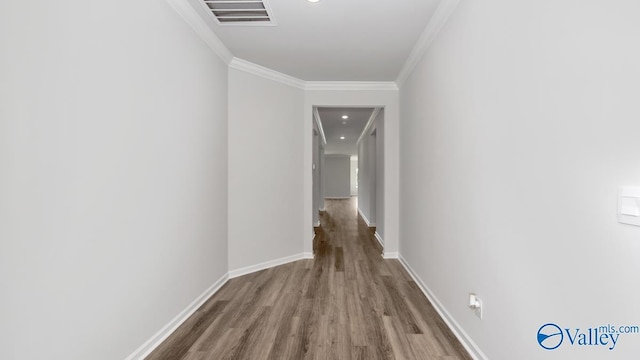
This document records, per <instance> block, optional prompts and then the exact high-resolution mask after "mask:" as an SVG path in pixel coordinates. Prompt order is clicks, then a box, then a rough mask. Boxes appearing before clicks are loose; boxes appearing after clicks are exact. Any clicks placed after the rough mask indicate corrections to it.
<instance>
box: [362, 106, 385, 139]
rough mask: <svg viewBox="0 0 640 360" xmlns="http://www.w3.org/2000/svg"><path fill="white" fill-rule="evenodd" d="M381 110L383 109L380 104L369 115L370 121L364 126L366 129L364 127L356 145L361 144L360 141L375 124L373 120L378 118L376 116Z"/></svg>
mask: <svg viewBox="0 0 640 360" xmlns="http://www.w3.org/2000/svg"><path fill="white" fill-rule="evenodd" d="M380 110H382V107H379V106H378V107H376V108H374V109H373V112H372V113H371V116H369V121H367V124H366V125H365V126H364V129H362V134H360V136H359V137H358V141H356V146H357V145H358V144H360V141H362V138H364V136H365V135H366V134H367V132H368V131H369V129H370V128H371V126H372V125H373V122H374V121H375V120H376V117H378V113H379V112H380Z"/></svg>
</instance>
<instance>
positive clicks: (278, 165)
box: [229, 68, 313, 271]
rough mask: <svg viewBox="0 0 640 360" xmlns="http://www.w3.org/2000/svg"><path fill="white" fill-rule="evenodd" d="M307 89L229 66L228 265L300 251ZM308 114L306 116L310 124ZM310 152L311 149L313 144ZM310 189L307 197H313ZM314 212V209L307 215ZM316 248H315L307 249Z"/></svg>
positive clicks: (305, 234) (304, 230) (304, 233)
mask: <svg viewBox="0 0 640 360" xmlns="http://www.w3.org/2000/svg"><path fill="white" fill-rule="evenodd" d="M303 105H304V91H303V90H301V89H298V88H295V87H292V86H288V85H285V84H282V83H279V82H276V81H273V80H268V79H265V78H262V77H258V76H256V75H253V74H249V73H246V72H243V71H240V70H236V69H233V68H230V69H229V268H230V269H231V270H232V271H234V270H238V269H242V268H244V267H247V266H252V265H255V264H260V263H263V262H267V261H273V260H276V259H280V258H285V257H289V256H292V255H296V254H302V252H303V244H302V242H301V240H300V239H302V238H305V239H309V236H310V234H312V232H313V228H312V224H308V225H309V226H308V227H303V225H305V224H304V222H303V218H304V214H303V212H302V211H301V209H302V208H303V204H304V202H303V201H304V199H303V184H302V176H303V174H307V173H308V175H309V176H311V174H312V166H311V160H312V159H311V153H309V164H308V166H305V162H304V161H303V152H302V151H301V149H302V148H303V141H304V136H303V131H304V129H305V124H308V125H309V128H308V135H309V140H310V141H311V136H312V129H311V119H312V117H311V114H309V116H306V117H305V116H304V112H303ZM305 119H306V121H305ZM309 150H311V146H310V149H309ZM311 193H312V191H311V188H309V196H311ZM309 215H310V216H311V213H309ZM309 252H310V251H309Z"/></svg>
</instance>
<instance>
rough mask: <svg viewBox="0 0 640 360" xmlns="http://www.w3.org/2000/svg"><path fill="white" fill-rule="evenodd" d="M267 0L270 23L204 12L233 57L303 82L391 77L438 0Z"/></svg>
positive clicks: (387, 79) (403, 61)
mask: <svg viewBox="0 0 640 360" xmlns="http://www.w3.org/2000/svg"><path fill="white" fill-rule="evenodd" d="M199 1H201V2H202V0H199ZM266 2H267V3H268V5H269V6H270V8H271V15H272V17H273V19H274V20H275V22H276V25H275V26H255V25H253V26H238V25H219V24H217V23H216V22H215V21H214V20H213V17H212V16H210V17H209V19H208V22H210V24H209V25H210V26H211V27H212V28H213V30H214V32H215V33H216V35H217V36H218V37H219V38H220V39H221V40H222V42H223V43H224V44H225V45H226V47H227V48H229V50H230V51H231V52H232V53H233V55H234V56H236V57H238V58H241V59H244V60H247V61H250V62H252V63H255V64H258V65H261V66H264V67H267V68H270V69H273V70H276V71H279V72H282V73H285V74H287V75H290V76H294V77H297V78H299V79H302V80H306V81H394V80H396V77H397V76H398V74H399V73H400V70H401V69H402V66H403V65H404V63H405V61H406V59H407V57H408V56H409V53H410V52H411V49H412V48H413V46H414V44H415V43H416V41H417V40H418V37H419V36H420V34H421V33H422V31H423V30H424V29H425V27H426V26H427V23H428V22H429V19H431V16H432V15H433V13H434V10H435V9H436V6H437V5H438V3H439V2H440V0H388V1H373V0H320V2H318V3H310V2H308V1H307V0H266Z"/></svg>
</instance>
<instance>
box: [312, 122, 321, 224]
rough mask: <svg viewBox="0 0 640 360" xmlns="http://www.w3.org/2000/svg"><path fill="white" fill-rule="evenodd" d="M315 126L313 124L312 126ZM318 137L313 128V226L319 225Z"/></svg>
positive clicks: (319, 140)
mask: <svg viewBox="0 0 640 360" xmlns="http://www.w3.org/2000/svg"><path fill="white" fill-rule="evenodd" d="M314 125H315V124H314ZM321 142H322V140H321V139H320V135H319V133H318V131H317V129H316V127H315V126H314V129H313V168H312V169H313V210H314V211H313V226H319V224H320V213H319V209H320V183H321V182H322V177H321V176H320V175H321V169H320V143H321Z"/></svg>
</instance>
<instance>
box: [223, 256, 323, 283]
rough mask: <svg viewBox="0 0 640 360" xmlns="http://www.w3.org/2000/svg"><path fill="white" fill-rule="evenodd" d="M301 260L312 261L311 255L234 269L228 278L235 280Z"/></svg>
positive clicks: (288, 257)
mask: <svg viewBox="0 0 640 360" xmlns="http://www.w3.org/2000/svg"><path fill="white" fill-rule="evenodd" d="M302 259H313V254H311V253H300V254H295V255H291V256H287V257H283V258H280V259H275V260H270V261H265V262H263V263H260V264H256V265H251V266H246V267H243V268H240V269H236V270H231V271H229V278H230V279H233V278H237V277H238V276H242V275H247V274H251V273H254V272H256V271H260V270H264V269H268V268H272V267H274V266H279V265H284V264H288V263H290V262H293V261H298V260H302Z"/></svg>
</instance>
